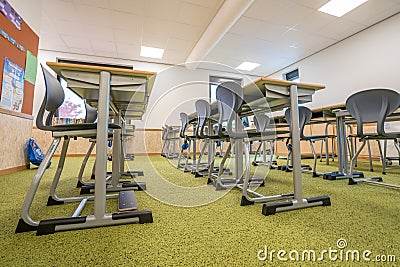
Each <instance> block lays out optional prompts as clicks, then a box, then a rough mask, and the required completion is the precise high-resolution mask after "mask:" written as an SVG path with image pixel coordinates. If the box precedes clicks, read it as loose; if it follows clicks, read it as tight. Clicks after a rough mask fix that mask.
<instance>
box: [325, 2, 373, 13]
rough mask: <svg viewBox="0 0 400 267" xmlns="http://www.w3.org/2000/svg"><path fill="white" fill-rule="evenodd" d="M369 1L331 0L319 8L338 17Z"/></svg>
mask: <svg viewBox="0 0 400 267" xmlns="http://www.w3.org/2000/svg"><path fill="white" fill-rule="evenodd" d="M367 1H368V0H331V1H329V2H328V3H326V4H325V5H323V6H322V7H321V8H320V9H318V10H319V11H321V12H324V13H327V14H330V15H333V16H336V17H341V16H343V15H344V14H346V13H348V12H350V11H351V10H353V9H355V8H357V7H358V6H360V5H362V4H364V3H365V2H367Z"/></svg>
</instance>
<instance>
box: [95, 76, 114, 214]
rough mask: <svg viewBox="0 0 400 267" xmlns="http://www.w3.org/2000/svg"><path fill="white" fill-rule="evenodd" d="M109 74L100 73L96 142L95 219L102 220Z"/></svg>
mask: <svg viewBox="0 0 400 267" xmlns="http://www.w3.org/2000/svg"><path fill="white" fill-rule="evenodd" d="M110 80H111V75H110V73H109V72H105V71H102V72H100V88H99V106H98V111H97V112H98V113H97V114H98V118H99V119H98V122H97V142H96V161H97V162H96V171H95V175H96V179H95V187H96V190H95V192H94V197H95V201H94V217H95V218H96V219H102V218H103V217H104V214H105V213H106V173H107V140H108V116H109V107H108V103H109V102H110Z"/></svg>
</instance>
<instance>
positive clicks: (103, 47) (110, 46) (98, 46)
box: [90, 40, 117, 53]
mask: <svg viewBox="0 0 400 267" xmlns="http://www.w3.org/2000/svg"><path fill="white" fill-rule="evenodd" d="M90 44H91V47H92V49H93V50H94V51H105V52H113V53H115V52H117V48H116V46H115V43H114V42H97V41H96V40H94V41H93V40H91V42H90Z"/></svg>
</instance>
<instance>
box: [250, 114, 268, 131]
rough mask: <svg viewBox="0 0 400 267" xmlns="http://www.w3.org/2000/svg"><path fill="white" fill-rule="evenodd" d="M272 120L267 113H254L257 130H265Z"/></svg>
mask: <svg viewBox="0 0 400 267" xmlns="http://www.w3.org/2000/svg"><path fill="white" fill-rule="evenodd" d="M270 123H271V120H270V118H269V117H268V116H267V115H265V114H257V115H254V125H255V126H256V130H257V132H259V133H261V132H265V131H266V130H267V128H268V126H269V125H270Z"/></svg>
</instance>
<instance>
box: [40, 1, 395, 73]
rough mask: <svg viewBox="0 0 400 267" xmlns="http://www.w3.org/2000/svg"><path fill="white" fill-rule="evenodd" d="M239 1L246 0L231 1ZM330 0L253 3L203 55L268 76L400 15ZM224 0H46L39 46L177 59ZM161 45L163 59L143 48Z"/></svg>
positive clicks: (382, 5) (381, 5)
mask: <svg viewBox="0 0 400 267" xmlns="http://www.w3.org/2000/svg"><path fill="white" fill-rule="evenodd" d="M227 1H242V0H227ZM327 2H328V0H255V1H254V3H253V4H252V5H251V6H250V7H249V8H248V9H247V11H246V12H245V13H244V14H243V15H242V16H241V17H240V18H239V20H238V21H237V22H236V23H235V24H234V25H233V27H232V28H230V29H229V30H228V32H227V33H226V34H225V35H224V36H223V37H222V39H221V40H220V41H219V42H218V43H217V44H216V45H215V47H213V48H212V49H211V51H210V53H209V54H208V55H207V56H206V57H205V58H204V60H207V61H212V62H218V63H222V64H225V65H228V66H231V67H233V68H235V67H236V66H238V65H239V64H240V63H242V62H243V61H251V62H257V63H260V64H261V65H260V66H259V67H258V68H257V69H255V70H254V71H252V72H251V74H254V75H259V76H265V75H268V74H270V73H273V72H275V71H277V70H279V69H282V68H284V67H286V66H288V65H290V64H292V63H294V62H296V61H298V60H300V59H302V58H304V57H306V56H308V55H311V54H313V53H315V52H317V51H319V50H321V49H323V48H325V47H327V46H329V45H331V44H334V43H336V42H338V41H340V40H343V39H344V38H346V37H348V36H350V35H352V34H354V33H356V32H358V31H360V30H363V29H365V28H367V27H369V26H370V25H373V24H374V23H376V22H378V21H381V20H382V19H385V18H387V17H389V16H391V15H393V14H396V13H398V12H400V0H369V1H368V2H366V3H365V4H363V5H362V6H360V7H358V8H357V9H355V10H353V11H351V12H349V13H347V14H346V15H344V16H343V17H341V18H337V17H334V16H331V15H328V14H325V13H321V12H319V11H318V9H319V8H320V7H321V6H322V5H324V4H325V3H327ZM223 4H224V0H43V16H42V23H41V28H40V47H39V48H40V49H43V50H52V51H60V52H67V53H68V52H70V53H77V54H85V55H94V56H102V57H112V58H121V59H128V60H141V61H148V62H155V63H166V64H179V63H183V62H185V60H186V58H187V57H188V56H189V54H190V53H191V51H192V49H193V48H194V47H195V45H196V43H197V41H198V40H199V39H200V37H201V36H202V34H203V32H204V31H205V30H206V29H207V27H208V26H209V24H210V23H212V20H213V19H214V17H215V16H216V15H217V14H218V11H219V9H220V7H221V6H222V5H223ZM141 45H145V46H153V47H158V48H164V49H165V52H164V56H163V58H162V59H151V58H143V57H140V55H139V53H140V46H141Z"/></svg>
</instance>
